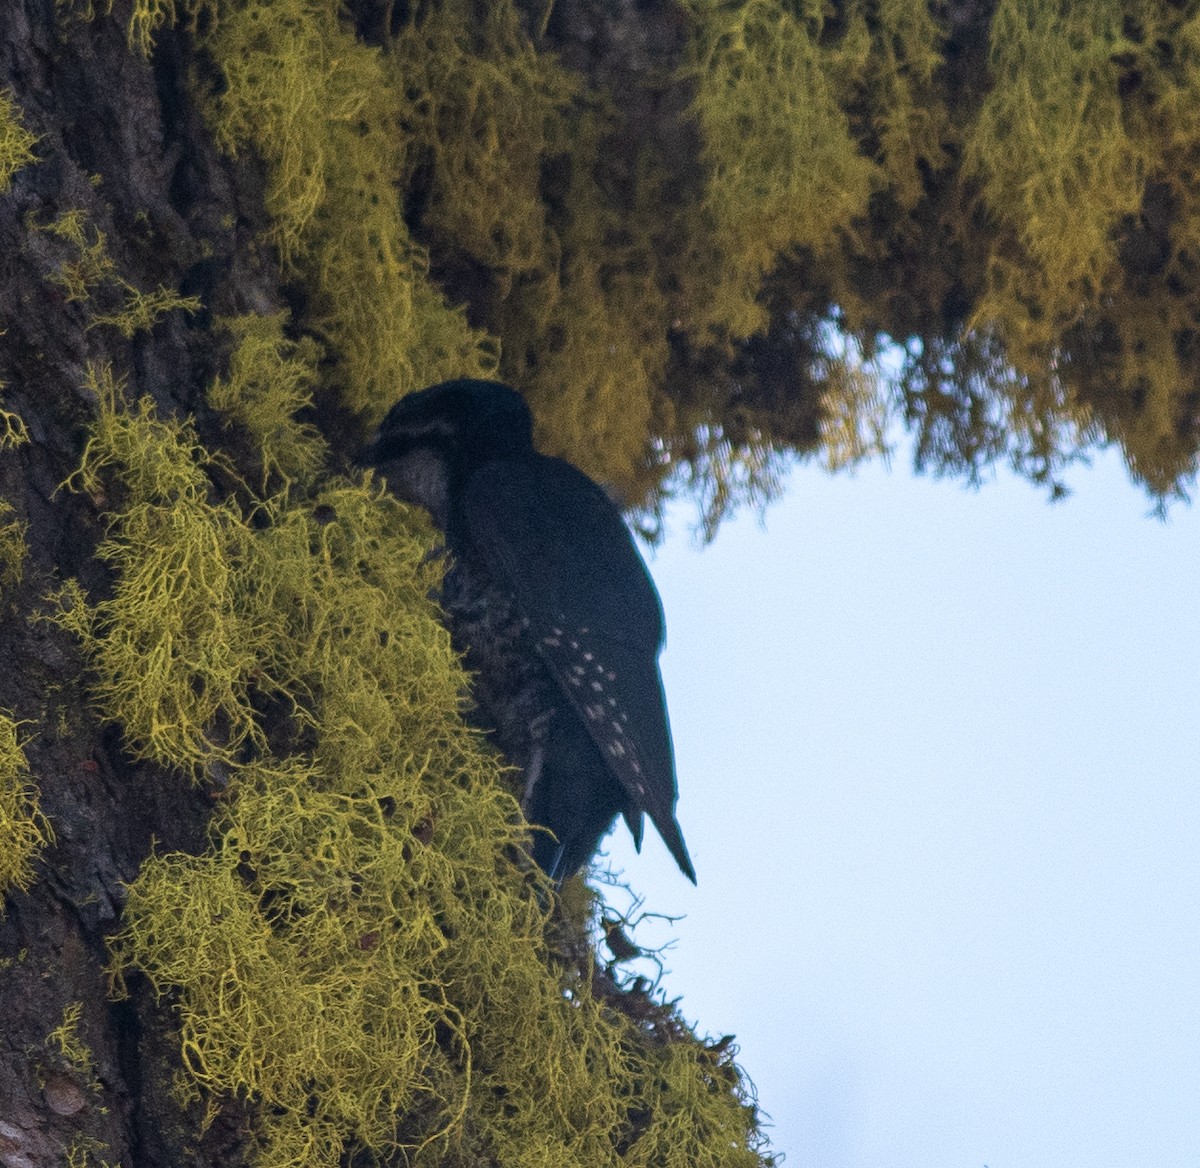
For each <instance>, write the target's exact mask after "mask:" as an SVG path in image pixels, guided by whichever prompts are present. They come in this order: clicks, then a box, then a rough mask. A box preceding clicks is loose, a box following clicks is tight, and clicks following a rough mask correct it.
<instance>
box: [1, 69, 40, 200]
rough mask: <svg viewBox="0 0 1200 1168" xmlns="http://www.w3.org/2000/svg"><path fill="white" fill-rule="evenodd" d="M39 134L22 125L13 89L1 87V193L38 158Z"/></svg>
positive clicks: (8, 188) (5, 191)
mask: <svg viewBox="0 0 1200 1168" xmlns="http://www.w3.org/2000/svg"><path fill="white" fill-rule="evenodd" d="M37 140H38V139H37V135H36V134H31V133H30V132H29V131H28V130H27V129H25V127H24V126H23V125H21V115H20V111H19V110H18V109H17V103H16V102H15V101H14V100H13V96H12V91H11V90H7V89H0V195H3V194H7V193H8V191H9V190H10V189H11V187H12V178H13V175H14V174H16V173H17V171H18V170H20V169H21V167H23V166H28V165H29V163H31V162H35V161H36V160H37V155H36V154H34V152H33V148H34V146H36V145H37Z"/></svg>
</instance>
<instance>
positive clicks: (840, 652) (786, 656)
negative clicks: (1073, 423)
mask: <svg viewBox="0 0 1200 1168" xmlns="http://www.w3.org/2000/svg"><path fill="white" fill-rule="evenodd" d="M1068 481H1069V482H1070V483H1071V485H1072V486H1073V487H1074V494H1073V495H1072V496H1071V497H1070V498H1069V499H1067V500H1066V501H1065V502H1063V503H1060V504H1057V505H1055V506H1053V507H1052V506H1050V505H1048V504H1047V503H1046V502H1045V498H1044V495H1043V494H1042V493H1039V492H1038V491H1037V490H1035V489H1033V488H1031V487H1030V486H1028V485H1027V484H1025V483H1022V482H1020V481H1018V480H1015V479H1013V478H1012V477H1011V476H1009V475H1006V474H1002V475H1001V476H1000V477H999V479H998V480H997V481H996V482H993V483H991V484H988V485H985V486H984V487H983V488H982V489H981V490H979V491H969V490H965V489H963V487H962V486H961V485H959V484H957V483H953V482H948V481H942V482H937V481H933V480H930V479H921V478H915V477H914V476H913V475H912V474H911V473H910V472H909V471H908V470H907V469H906V468H904V467H901V466H900V465H898V464H897V465H896V466H895V467H894V468H893V470H892V472H891V473H890V474H889V473H888V472H887V471H885V470H884V468H883V467H882V466H881V465H873V466H868V467H865V468H862V469H860V470H859V471H858V473H857V474H856V475H855V476H853V477H850V476H840V477H830V476H828V475H826V474H825V473H823V472H822V471H820V470H819V469H818V468H816V467H811V466H810V467H800V468H798V469H797V470H796V471H794V472H793V474H792V475H791V477H790V480H789V483H788V488H787V493H786V497H785V498H784V499H783V500H782V501H780V502H778V503H776V504H775V505H773V506H772V507H771V508H770V509H769V511H768V513H767V516H766V528H765V530H763V529H761V528H760V527H759V525H758V523H757V522H756V520H755V518H754V516H752V515H743V516H741V517H740V518H739V519H737V520H736V521H735V522H733V523H731V524H728V525H727V526H726V527H725V528H723V529H722V531H721V533H720V535H719V536H718V538H717V540H716V543H715V544H714V545H713V546H712V547H709V548H707V549H705V550H704V551H702V552H698V551H696V550H694V549H693V548H692V547H691V546H690V544H689V540H688V534H687V531H686V516H684V515H682V514H681V515H680V516H679V518H678V519H677V521H676V522H675V523H674V530H673V537H672V538H670V539H669V540H668V542H667V545H666V546H665V548H663V549H662V550H661V551H660V552H659V553H658V554H657V556H655V557H654V558H653V559H652V564H651V567H652V570H653V573H654V576H655V579H656V580H657V582H658V585H659V589H660V591H661V593H662V596H663V602H664V606H665V608H666V613H667V627H668V636H669V646H668V651H667V653H666V655H665V657H664V660H663V669H664V676H665V680H666V686H667V693H668V700H669V702H670V708H671V716H672V724H673V729H674V735H675V745H676V753H677V757H678V766H679V774H680V787H681V792H682V795H681V800H680V806H679V818H680V822H681V823H682V825H683V828H684V831H685V833H686V836H687V840H688V844H689V847H690V848H691V852H692V856H693V858H694V860H695V863H696V869H697V872H698V873H699V879H700V884H699V888H698V889H692V888H691V886H690V885H688V884H687V883H686V881H684V879H683V878H682V877H681V876H679V874H678V872H677V871H676V870H675V869H674V865H673V864H672V862H671V860H670V857H669V856H668V855H667V853H666V850H665V848H663V847H662V845H661V843H660V842H659V841H658V840H657V838H656V837H653V832H647V841H648V842H647V844H646V847H645V849H644V854H643V855H642V856H641V857H636V856H634V854H633V851H632V847H631V846H630V845H629V843H628V835H627V833H625V832H624V829H620V830H619V831H618V832H617V833H616V835H615V836H614V837H613V840H612V842H611V844H610V854H611V856H612V858H613V860H614V862H615V863H616V864H617V865H618V866H621V867H623V868H624V870H625V874H626V878H627V879H628V880H629V881H630V882H631V883H632V885H633V886H634V888H635V889H636V890H638V891H639V892H641V893H643V894H645V896H646V898H647V904H646V908H648V909H653V910H657V911H660V912H670V913H684V914H686V919H685V920H683V921H682V922H680V923H679V924H678V925H676V926H675V928H674V930H673V935H674V936H675V938H676V944H675V947H674V949H673V950H672V951H671V952H670V953H669V954H668V955H667V959H666V963H667V965H668V967H669V969H670V970H671V972H670V973H669V974H668V976H667V977H666V980H665V987H666V989H667V991H668V993H669V995H670V996H672V997H674V996H682V998H683V1010H684V1013H685V1015H686V1016H687V1017H688V1018H689V1019H690V1020H692V1021H695V1022H697V1023H698V1024H699V1028H700V1029H701V1031H707V1032H709V1033H712V1034H714V1035H720V1034H723V1033H726V1032H734V1033H736V1034H737V1037H738V1042H739V1045H740V1046H741V1057H740V1060H739V1061H740V1062H741V1063H742V1065H743V1066H744V1067H745V1068H746V1070H747V1071H748V1072H749V1073H750V1075H751V1077H752V1078H753V1079H754V1080H755V1082H756V1083H757V1086H758V1089H759V1094H760V1100H761V1104H762V1106H763V1108H764V1109H765V1110H767V1111H768V1112H770V1113H771V1115H772V1117H773V1119H774V1124H775V1126H774V1129H773V1132H772V1136H773V1142H774V1145H775V1147H776V1148H777V1149H778V1150H780V1151H783V1152H785V1153H787V1156H788V1164H789V1166H790V1168H983V1166H984V1165H988V1166H989V1168H1131V1166H1137V1168H1143V1166H1144V1168H1196V1166H1197V1165H1200V839H1198V834H1200V783H1198V782H1197V769H1198V767H1197V763H1198V759H1200V718H1198V717H1197V698H1198V696H1200V684H1198V683H1200V605H1198V604H1197V592H1198V583H1200V513H1198V512H1197V510H1196V509H1194V508H1188V507H1186V506H1176V507H1174V508H1173V509H1172V511H1171V513H1170V517H1169V519H1168V521H1167V522H1166V523H1160V522H1159V521H1157V520H1155V519H1153V518H1149V517H1147V512H1148V510H1149V505H1148V503H1147V500H1146V498H1145V496H1144V495H1143V494H1142V493H1141V492H1140V490H1138V489H1137V488H1135V487H1133V486H1132V485H1131V484H1130V483H1129V480H1128V478H1127V476H1126V474H1125V472H1124V469H1123V467H1122V464H1121V461H1120V458H1119V457H1118V456H1117V455H1116V454H1114V453H1111V452H1108V453H1105V454H1104V455H1102V456H1100V457H1098V458H1097V460H1096V463H1095V465H1094V466H1092V467H1091V468H1082V467H1081V468H1076V469H1075V470H1074V471H1073V473H1072V474H1071V475H1070V476H1069V478H1068ZM641 936H644V938H645V939H646V940H653V939H654V938H655V934H654V933H653V931H652V930H646V931H645V932H644V934H641Z"/></svg>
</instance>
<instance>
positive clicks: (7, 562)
mask: <svg viewBox="0 0 1200 1168" xmlns="http://www.w3.org/2000/svg"><path fill="white" fill-rule="evenodd" d="M13 514H15V508H14V507H13V505H12V504H11V503H10V502H9V501H8V500H7V499H0V599H2V598H3V597H4V594H5V592H10V591H12V589H14V588H16V586H17V585H18V584H20V583H21V577H22V575H23V574H24V571H25V557H26V555H27V554H28V552H29V548H28V546H27V545H26V543H25V533H26V531H27V530H28V528H29V525H28V524H27V523H25V522H24V521H23V520H20V519H10V518H9V516H11V515H13Z"/></svg>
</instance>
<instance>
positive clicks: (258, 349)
mask: <svg viewBox="0 0 1200 1168" xmlns="http://www.w3.org/2000/svg"><path fill="white" fill-rule="evenodd" d="M220 323H221V327H223V328H225V329H227V330H228V331H229V332H230V333H231V334H232V336H233V338H234V341H235V346H234V350H233V353H232V355H231V356H230V359H229V376H228V377H224V378H218V379H217V380H216V381H215V382H214V383H213V385H212V388H211V389H210V390H209V391H208V401H209V404H210V405H211V406H212V407H213V408H214V409H216V410H219V411H220V412H221V413H222V414H224V415H225V418H226V420H227V422H228V424H230V425H234V426H238V427H240V428H241V429H242V430H244V431H245V433H246V434H247V435H248V436H249V437H250V439H251V440H252V441H253V443H254V447H255V455H256V457H257V459H258V462H259V464H260V466H261V468H262V483H261V489H262V490H263V492H264V493H266V491H267V490H268V486H269V485H270V484H271V483H272V482H278V483H280V484H282V485H283V486H285V487H286V486H290V485H291V484H292V483H293V482H308V481H309V480H310V479H311V478H312V477H313V475H315V474H316V472H317V470H318V469H319V468H320V467H321V465H322V464H323V462H324V460H325V443H324V440H323V439H322V438H321V435H320V432H319V431H318V430H317V428H316V427H315V426H313V425H312V424H310V423H306V422H300V421H297V420H296V416H295V415H296V414H297V413H298V412H299V411H300V410H303V409H305V408H306V407H308V406H310V405H311V404H312V391H313V388H314V386H315V385H316V383H317V379H318V373H317V361H318V359H319V357H320V347H319V346H318V345H317V344H316V342H315V341H313V340H311V339H310V338H308V337H304V338H301V339H300V340H299V341H290V340H288V339H287V338H285V337H284V335H283V330H284V326H285V324H286V323H287V314H286V313H277V314H276V315H274V316H259V315H257V314H254V313H251V314H248V315H246V316H240V317H235V318H231V319H228V320H225V321H222V322H220Z"/></svg>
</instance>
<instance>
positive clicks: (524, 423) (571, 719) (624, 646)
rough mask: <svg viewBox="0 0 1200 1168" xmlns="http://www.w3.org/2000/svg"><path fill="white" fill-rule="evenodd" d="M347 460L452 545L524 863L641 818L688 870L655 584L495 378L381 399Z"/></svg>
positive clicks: (468, 639)
mask: <svg viewBox="0 0 1200 1168" xmlns="http://www.w3.org/2000/svg"><path fill="white" fill-rule="evenodd" d="M358 461H359V462H360V463H363V464H366V465H372V466H376V467H378V468H379V470H380V472H381V473H382V474H383V476H384V477H385V478H386V480H387V483H388V486H389V489H391V490H392V491H393V492H394V493H395V494H397V495H398V496H399V497H401V498H403V499H405V500H407V501H409V502H412V503H416V504H418V505H419V506H422V507H425V508H426V509H427V510H429V512H430V514H431V516H432V517H433V519H434V522H435V523H436V524H437V525H438V526H439V527H440V528H441V529H442V530H443V531H444V532H445V534H446V541H447V544H448V546H449V549H450V551H451V553H452V564H451V566H450V568H449V570H448V572H447V577H446V583H445V590H444V595H443V598H442V601H443V607H444V608H445V609H446V612H447V615H448V617H449V623H450V628H451V633H452V636H453V638H454V641H455V644H456V647H457V648H458V649H459V650H460V651H461V652H463V653H464V654H465V657H466V664H467V666H468V668H469V669H470V670H471V671H472V672H474V673H475V675H476V677H475V684H474V686H473V692H474V694H475V697H476V701H477V702H478V704H479V707H480V713H481V715H482V716H481V717H480V718H479V721H480V724H481V726H482V727H483V728H484V729H486V730H487V731H488V732H489V733H490V734H491V735H492V736H493V738H494V739H495V741H496V743H497V745H498V746H499V748H500V749H501V751H502V752H503V753H504V754H505V755H506V756H507V757H508V759H509V761H511V762H513V763H514V764H515V765H517V766H519V767H521V768H522V770H523V771H524V772H525V778H526V786H525V795H524V798H523V800H522V804H523V808H524V810H525V814H526V816H527V818H529V820H530V821H531V822H533V823H537V824H540V825H542V826H544V827H547V828H549V829H550V830H551V831H552V832H553V833H554V836H555V837H556V840H557V842H555V841H553V840H551V839H550V838H549V837H547V836H546V835H545V834H544V833H538V834H537V836H536V838H535V840H534V848H533V854H534V859H535V860H537V862H538V863H539V864H540V865H541V866H542V867H543V868H544V869H545V870H546V871H547V873H548V874H549V875H550V876H552V877H553V878H555V879H558V880H562V879H565V878H566V877H567V876H569V875H571V874H572V873H573V872H574V871H576V870H577V869H578V868H580V867H582V866H583V865H584V864H586V863H588V861H589V860H590V859H591V858H592V856H593V855H594V854H595V851H596V848H597V847H598V846H599V843H600V840H601V838H602V837H603V836H604V834H605V833H606V832H607V831H608V829H609V827H610V826H611V825H612V821H613V819H614V818H615V816H616V815H617V814H618V813H620V814H622V815H623V816H624V818H625V820H626V822H627V823H628V825H629V828H630V831H631V832H632V833H633V837H634V842H635V844H636V845H637V846H638V848H639V849H640V847H641V840H642V825H643V816H644V814H649V816H650V818H651V820H652V821H653V823H654V825H655V827H656V828H657V829H658V832H659V834H660V835H661V836H662V838H663V840H664V842H665V843H666V845H667V847H668V848H669V849H670V851H671V854H672V855H673V856H674V857H675V861H676V863H678V865H679V867H680V869H681V870H682V872H683V873H684V875H685V876H687V878H688V879H689V880H691V881H693V882H695V879H696V875H695V871H694V870H693V868H692V864H691V860H690V858H689V856H688V853H687V847H686V845H685V844H684V841H683V835H682V833H681V832H680V830H679V824H678V822H677V821H676V819H675V803H676V798H677V789H676V783H675V764H674V752H673V750H672V746H671V733H670V727H669V723H668V719H667V709H666V701H665V698H664V696H663V690H662V679H661V676H660V674H659V669H658V656H659V653H660V652H661V649H662V645H663V616H662V607H661V604H660V602H659V599H658V593H657V592H656V590H655V588H654V584H653V582H652V580H651V579H650V575H649V573H648V572H647V571H646V567H645V564H644V563H643V562H642V558H641V556H640V555H639V554H638V551H637V548H636V546H635V545H634V542H633V539H632V537H631V536H630V533H629V530H628V528H627V527H626V526H625V523H624V521H623V520H622V519H621V516H620V513H619V511H618V510H617V508H616V507H615V506H614V505H613V504H612V502H611V501H610V500H609V498H608V496H607V495H605V493H604V492H603V491H602V490H601V489H600V488H599V487H598V486H597V485H596V484H595V483H594V482H592V481H591V479H589V478H588V477H587V476H586V475H584V474H583V473H582V472H581V471H579V470H577V469H576V468H575V467H573V466H571V465H570V463H567V462H563V461H562V460H561V459H557V458H549V457H546V456H545V455H542V454H539V453H538V452H537V451H536V450H535V449H534V447H533V427H532V420H531V418H530V414H529V410H528V407H527V406H526V405H525V402H524V400H523V399H522V398H521V396H520V394H518V393H517V392H516V391H515V390H513V389H511V388H509V387H508V386H506V385H502V384H500V383H498V382H488V381H472V380H460V381H450V382H445V383H443V384H441V385H436V386H433V387H431V388H429V389H426V390H422V391H421V392H419V393H415V394H410V395H409V396H408V397H406V398H403V399H402V400H401V401H400V402H398V403H397V404H396V405H395V406H393V407H392V409H391V411H390V412H389V413H388V415H387V417H386V418H385V419H384V421H383V424H382V426H381V427H380V430H379V435H378V437H377V438H376V440H375V442H374V443H372V444H371V446H369V447H368V448H367V449H366V450H365V451H364V452H363V454H362V455H360V457H359V460H358Z"/></svg>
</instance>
